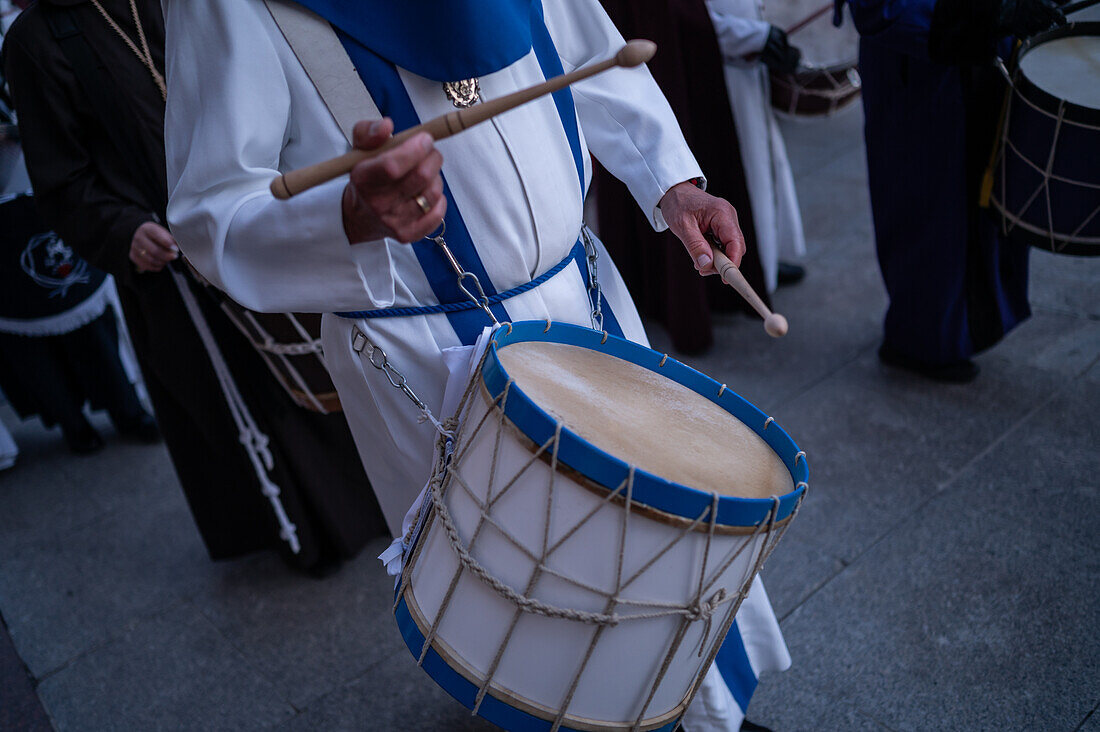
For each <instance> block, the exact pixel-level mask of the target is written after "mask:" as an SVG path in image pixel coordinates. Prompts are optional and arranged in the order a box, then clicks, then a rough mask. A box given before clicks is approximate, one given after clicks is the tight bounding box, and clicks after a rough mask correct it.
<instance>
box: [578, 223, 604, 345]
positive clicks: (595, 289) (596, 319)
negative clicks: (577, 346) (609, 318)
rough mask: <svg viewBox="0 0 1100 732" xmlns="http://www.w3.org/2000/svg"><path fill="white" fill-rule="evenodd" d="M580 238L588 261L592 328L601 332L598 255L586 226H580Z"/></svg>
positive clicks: (601, 292)
mask: <svg viewBox="0 0 1100 732" xmlns="http://www.w3.org/2000/svg"><path fill="white" fill-rule="evenodd" d="M581 238H582V239H583V240H584V252H585V255H586V258H587V260H588V294H589V297H591V298H592V327H593V328H594V329H595V330H600V331H602V330H603V304H602V303H603V290H601V289H600V276H599V268H598V266H597V263H596V260H598V259H599V258H600V253H599V252H598V251H597V250H596V245H595V244H594V243H593V242H592V235H591V233H590V232H589V231H588V227H587V226H586V225H581Z"/></svg>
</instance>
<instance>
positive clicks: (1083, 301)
mask: <svg viewBox="0 0 1100 732" xmlns="http://www.w3.org/2000/svg"><path fill="white" fill-rule="evenodd" d="M1030 262H1031V277H1030V287H1031V304H1032V307H1037V308H1049V309H1052V310H1059V311H1062V312H1067V313H1073V314H1076V315H1080V316H1084V317H1091V318H1093V319H1096V318H1100V287H1097V286H1096V283H1097V282H1100V258H1097V257H1067V256H1065V255H1061V254H1051V253H1050V252H1044V251H1039V250H1034V249H1033V250H1032V252H1031V259H1030Z"/></svg>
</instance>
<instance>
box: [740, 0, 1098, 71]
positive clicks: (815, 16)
mask: <svg viewBox="0 0 1100 732" xmlns="http://www.w3.org/2000/svg"><path fill="white" fill-rule="evenodd" d="M1086 2H1100V0H1086ZM833 7H835V6H834V4H833V3H831V2H830V3H828V4H826V5H822V6H821V7H820V8H818V9H817V10H815V11H813V12H812V13H810V14H809V15H807V16H806V17H805V18H803V19H802V20H800V21H798V22H797V23H795V24H794V25H792V26H791V27H790V28H785V29H784V30H783V32H784V33H786V34H787V35H788V36H793V35H794V34H795V33H797V32H798V31H800V30H802V29H803V28H805V27H806V26H808V25H809V24H810V23H813V22H814V21H815V20H817V19H818V18H820V17H821V16H822V15H825V13H827V12H829V11H830V10H832V9H833ZM758 58H760V53H759V52H757V53H750V54H747V55H746V56H745V59H746V60H748V61H755V60H756V59H758Z"/></svg>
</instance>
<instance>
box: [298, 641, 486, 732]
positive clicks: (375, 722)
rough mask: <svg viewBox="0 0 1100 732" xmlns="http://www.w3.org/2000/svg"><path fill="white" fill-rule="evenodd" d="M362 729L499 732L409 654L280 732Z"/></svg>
mask: <svg viewBox="0 0 1100 732" xmlns="http://www.w3.org/2000/svg"><path fill="white" fill-rule="evenodd" d="M364 729H372V730H410V732H411V731H412V730H439V732H444V731H446V732H489V730H495V729H498V728H497V727H496V726H494V725H491V724H489V723H488V722H486V721H484V720H483V719H480V718H479V717H473V716H471V715H470V712H469V711H468V710H467V709H466V708H465V707H464V706H462V705H461V704H459V703H458V702H457V701H455V700H454V699H452V698H451V697H450V696H448V695H447V693H446V692H445V691H443V690H442V689H441V688H439V687H438V686H436V684H435V682H434V681H432V680H431V678H430V677H429V676H428V675H427V674H426V673H424V671H422V670H421V669H420V668H419V667H418V666H417V665H416V661H415V659H413V657H412V655H411V654H409V652H408V650H407V649H405V648H402V649H401V650H400V651H399V652H396V653H394V654H393V655H392V656H390V657H388V658H386V659H385V660H384V661H383V662H381V663H379V664H378V665H377V666H375V667H373V668H372V669H371V670H370V673H369V674H367V675H365V676H364V677H363V678H361V679H358V680H357V681H355V682H353V683H350V684H348V685H346V686H344V687H342V688H340V689H338V690H336V691H334V692H332V693H331V694H328V695H327V696H325V697H324V698H322V699H319V700H317V701H316V702H315V703H313V704H311V705H310V706H309V707H308V708H307V709H305V710H303V711H302V713H301V714H299V715H298V716H297V717H295V718H294V719H293V720H291V721H289V722H287V723H286V724H284V725H283V726H282V727H280V730H286V732H292V731H293V732H308V731H313V730H325V731H326V732H343V731H345V730H347V731H348V732H352V731H357V730H364Z"/></svg>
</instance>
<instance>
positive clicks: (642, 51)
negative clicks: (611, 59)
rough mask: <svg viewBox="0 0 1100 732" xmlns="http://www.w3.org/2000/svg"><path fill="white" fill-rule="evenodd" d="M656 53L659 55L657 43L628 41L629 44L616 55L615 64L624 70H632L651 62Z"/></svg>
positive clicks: (640, 40) (641, 40)
mask: <svg viewBox="0 0 1100 732" xmlns="http://www.w3.org/2000/svg"><path fill="white" fill-rule="evenodd" d="M655 53H657V44H656V43H654V42H653V41H646V40H643V39H640V38H636V39H634V40H633V41H627V44H626V45H625V46H623V47H622V48H621V49H620V50H619V52H618V53H617V54H615V63H616V64H618V65H619V66H622V67H623V68H627V69H632V68H634V67H635V66H641V65H642V64H644V63H645V62H646V61H649V59H651V58H653V55H654V54H655Z"/></svg>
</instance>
